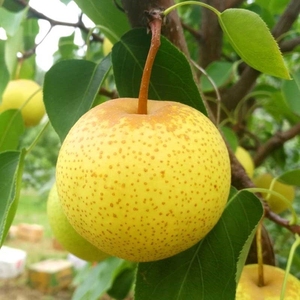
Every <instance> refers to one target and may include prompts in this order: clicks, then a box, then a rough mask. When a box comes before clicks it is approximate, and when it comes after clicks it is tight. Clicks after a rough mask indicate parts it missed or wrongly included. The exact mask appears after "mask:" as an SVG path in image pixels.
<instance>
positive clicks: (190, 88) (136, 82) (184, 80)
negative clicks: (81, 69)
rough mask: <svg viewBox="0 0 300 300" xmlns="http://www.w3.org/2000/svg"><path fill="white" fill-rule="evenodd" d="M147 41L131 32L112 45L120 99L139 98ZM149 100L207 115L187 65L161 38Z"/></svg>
mask: <svg viewBox="0 0 300 300" xmlns="http://www.w3.org/2000/svg"><path fill="white" fill-rule="evenodd" d="M150 39H151V35H150V34H147V33H146V29H133V30H131V31H130V32H128V33H126V34H125V35H124V36H123V37H122V39H121V41H120V42H118V43H117V44H115V45H114V47H113V49H112V62H113V70H114V76H115V82H116V85H117V89H118V92H119V95H120V97H132V98H137V97H138V94H139V89H140V82H141V77H142V72H143V68H144V64H145V61H146V57H147V54H148V51H149V47H150ZM149 99H152V100H172V101H177V102H182V103H185V104H187V105H189V106H192V107H194V108H196V109H198V110H199V111H201V112H202V113H204V114H206V109H205V107H204V104H203V101H202V99H201V97H200V94H199V90H198V87H197V85H196V84H195V81H194V78H193V73H192V70H191V67H190V64H189V62H188V61H187V59H186V57H185V56H184V54H183V53H182V52H180V51H179V50H178V49H177V48H176V47H175V46H173V45H172V44H171V43H170V42H169V41H168V40H166V39H165V38H164V37H162V38H161V46H160V48H159V50H158V53H157V56H156V58H155V62H154V65H153V69H152V74H151V81H150V86H149Z"/></svg>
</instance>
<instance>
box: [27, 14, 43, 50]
mask: <svg viewBox="0 0 300 300" xmlns="http://www.w3.org/2000/svg"><path fill="white" fill-rule="evenodd" d="M23 26H24V51H28V50H32V49H33V48H34V47H35V39H36V36H37V34H38V33H39V30H40V27H39V24H38V19H26V20H25V21H24V22H23Z"/></svg>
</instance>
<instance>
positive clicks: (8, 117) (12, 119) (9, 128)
mask: <svg viewBox="0 0 300 300" xmlns="http://www.w3.org/2000/svg"><path fill="white" fill-rule="evenodd" d="M24 129H25V127H24V122H23V118H22V115H21V113H20V111H19V110H15V109H10V110H6V111H4V112H3V113H1V114H0V152H4V151H7V150H16V149H17V147H18V145H19V141H20V136H21V135H22V133H23V132H24Z"/></svg>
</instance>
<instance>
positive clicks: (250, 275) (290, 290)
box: [235, 264, 300, 300]
mask: <svg viewBox="0 0 300 300" xmlns="http://www.w3.org/2000/svg"><path fill="white" fill-rule="evenodd" d="M263 270H264V283H265V285H264V286H262V287H260V286H258V265H257V264H253V265H246V266H245V267H244V269H243V271H242V275H241V278H240V281H239V283H238V286H237V291H236V298H235V299H236V300H254V299H255V300H280V293H281V287H282V283H283V279H284V275H285V271H284V270H282V269H280V268H277V267H274V266H269V265H264V268H263ZM284 300H300V281H299V280H298V279H297V278H296V277H294V276H293V275H291V274H290V275H289V277H288V282H287V287H286V291H285V297H284Z"/></svg>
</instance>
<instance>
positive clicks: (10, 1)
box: [0, 0, 29, 19]
mask: <svg viewBox="0 0 300 300" xmlns="http://www.w3.org/2000/svg"><path fill="white" fill-rule="evenodd" d="M28 2H29V0H24V3H25V4H26V3H28ZM3 7H4V8H6V9H7V10H9V11H12V12H19V11H20V10H23V9H24V5H23V4H20V3H18V2H17V1H15V0H4V3H3ZM0 19H1V18H0Z"/></svg>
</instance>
